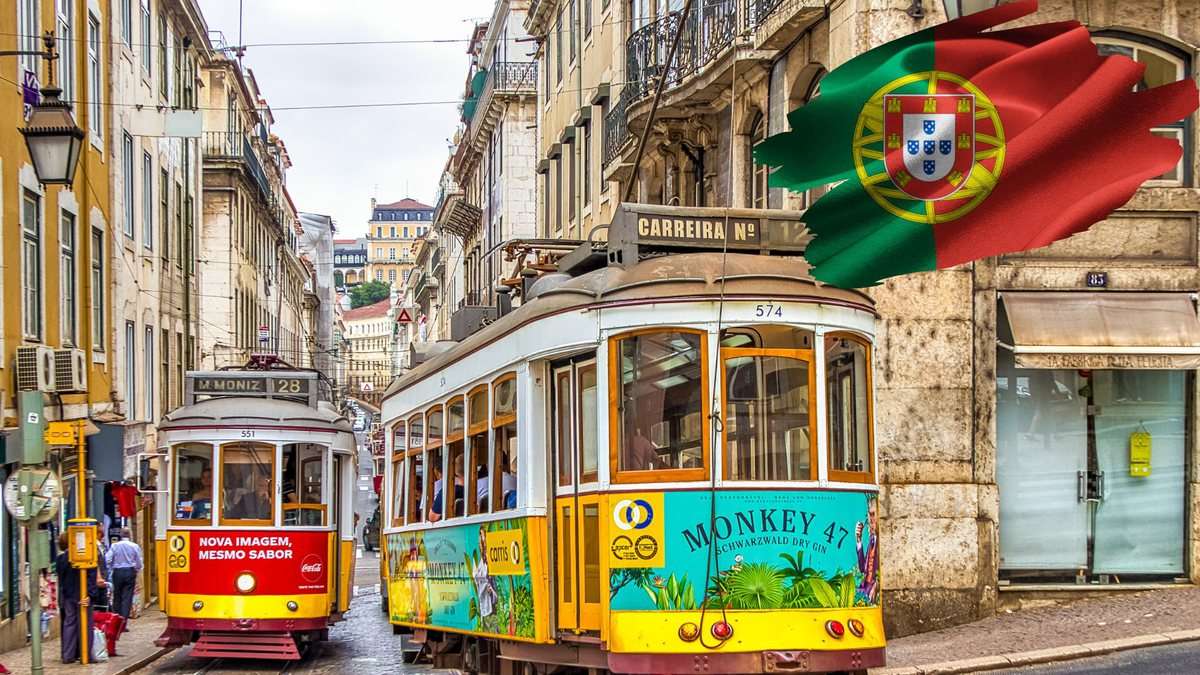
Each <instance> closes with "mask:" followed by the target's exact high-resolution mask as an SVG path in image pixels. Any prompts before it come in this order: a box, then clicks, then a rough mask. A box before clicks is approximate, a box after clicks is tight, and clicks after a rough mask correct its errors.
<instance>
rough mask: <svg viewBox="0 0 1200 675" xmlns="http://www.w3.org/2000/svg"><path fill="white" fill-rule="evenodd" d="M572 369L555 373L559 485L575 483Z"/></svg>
mask: <svg viewBox="0 0 1200 675" xmlns="http://www.w3.org/2000/svg"><path fill="white" fill-rule="evenodd" d="M572 412H573V411H572V410H571V368H570V367H566V368H563V369H562V370H560V371H557V372H555V373H554V430H555V434H554V447H555V454H556V455H557V457H558V484H559V485H562V486H566V485H572V484H573V483H574V482H575V452H574V444H573V443H572V442H571V434H572V432H573V429H572V425H571V421H572V417H573V416H572V414H571V413H572Z"/></svg>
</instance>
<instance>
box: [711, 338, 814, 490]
mask: <svg viewBox="0 0 1200 675" xmlns="http://www.w3.org/2000/svg"><path fill="white" fill-rule="evenodd" d="M758 352H759V350H754V349H727V350H723V351H722V353H721V361H722V367H723V370H724V373H725V410H724V414H723V416H724V419H723V420H722V421H723V422H724V434H725V453H726V462H727V464H726V471H727V472H728V476H729V477H730V479H732V480H808V479H811V478H812V468H813V462H812V451H813V448H814V447H815V444H814V438H813V435H812V417H813V412H812V411H813V405H814V403H815V400H814V399H813V396H812V382H811V380H812V377H813V375H814V371H813V368H812V363H811V360H810V359H811V353H810V352H803V353H801V352H795V353H790V352H782V353H780V354H763V353H758Z"/></svg>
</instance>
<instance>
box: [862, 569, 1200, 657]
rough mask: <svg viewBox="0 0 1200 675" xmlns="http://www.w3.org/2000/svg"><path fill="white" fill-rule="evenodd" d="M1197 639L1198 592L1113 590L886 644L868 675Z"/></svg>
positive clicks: (1183, 588) (1199, 633) (1081, 654)
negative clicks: (883, 664)
mask: <svg viewBox="0 0 1200 675" xmlns="http://www.w3.org/2000/svg"><path fill="white" fill-rule="evenodd" d="M1185 640H1200V588H1198V587H1195V586H1180V587H1176V588H1164V589H1162V590H1153V591H1143V592H1136V593H1135V592H1118V593H1114V594H1113V595H1110V596H1105V597H1097V598H1082V599H1079V600H1076V601H1074V602H1069V603H1064V604H1058V605H1054V606H1047V607H1038V608H1034V609H1026V610H1022V611H1011V612H1010V611H1004V610H1001V612H1000V613H999V614H997V615H996V616H993V617H990V618H987V619H984V620H982V621H976V622H974V623H970V624H965V625H962V626H955V627H954V628H947V629H945V630H940V631H934V632H931V633H921V634H919V635H911V636H908V637H902V638H897V639H895V640H889V641H888V647H887V659H888V667H887V668H879V669H875V670H872V671H871V674H872V675H920V674H930V673H969V672H979V671H985V670H991V669H996V668H1008V667H1013V666H1020V665H1027V664H1032V663H1046V662H1049V661H1063V660H1070V659H1073V658H1081V657H1085V656H1094V655H1097V654H1104V653H1109V652H1113V651H1120V650H1122V649H1136V648H1138V647H1145V646H1150V645H1155V644H1166V643H1169V642H1182V641H1185Z"/></svg>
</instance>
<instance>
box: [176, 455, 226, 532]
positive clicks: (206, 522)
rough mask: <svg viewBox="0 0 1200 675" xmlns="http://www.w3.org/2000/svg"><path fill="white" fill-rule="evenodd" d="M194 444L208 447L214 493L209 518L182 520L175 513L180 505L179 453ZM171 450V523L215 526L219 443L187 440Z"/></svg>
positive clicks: (211, 497) (190, 525)
mask: <svg viewBox="0 0 1200 675" xmlns="http://www.w3.org/2000/svg"><path fill="white" fill-rule="evenodd" d="M193 445H203V446H207V447H208V451H209V459H208V462H209V465H208V470H209V471H212V473H213V487H212V489H213V493H212V495H211V496H210V497H209V515H208V518H207V519H191V518H188V519H184V520H181V519H179V518H176V517H175V514H176V513H177V508H178V506H179V458H178V455H177V453H178V451H179V449H180V448H187V447H189V446H193ZM169 452H170V454H169V455H168V456H169V458H170V460H171V486H170V490H171V493H170V500H171V502H170V508H171V515H170V518H171V525H172V526H173V527H188V528H192V527H213V518H214V516H216V515H217V492H218V483H217V477H218V474H217V472H216V471H215V467H214V466H213V465H214V464H216V463H217V444H216V443H210V442H204V441H187V442H183V443H176V444H174V445H172V446H171V447H170V449H169Z"/></svg>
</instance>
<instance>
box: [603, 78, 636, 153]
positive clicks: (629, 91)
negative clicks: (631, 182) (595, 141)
mask: <svg viewBox="0 0 1200 675" xmlns="http://www.w3.org/2000/svg"><path fill="white" fill-rule="evenodd" d="M634 91H635V90H634V89H633V88H632V87H630V86H628V85H626V86H625V87H624V88H623V89H621V94H620V95H619V96H617V104H616V105H614V106H613V107H612V108H609V110H608V112H607V113H605V115H604V163H605V164H608V163H609V162H611V161H612V160H613V159H615V158H616V157H617V156H618V155H620V154H621V149H622V148H624V147H625V144H626V143H627V142H628V141H629V139H630V135H629V121H628V116H627V115H626V113H627V112H628V110H629V101H630V99H631V98H632V96H633V92H634Z"/></svg>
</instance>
